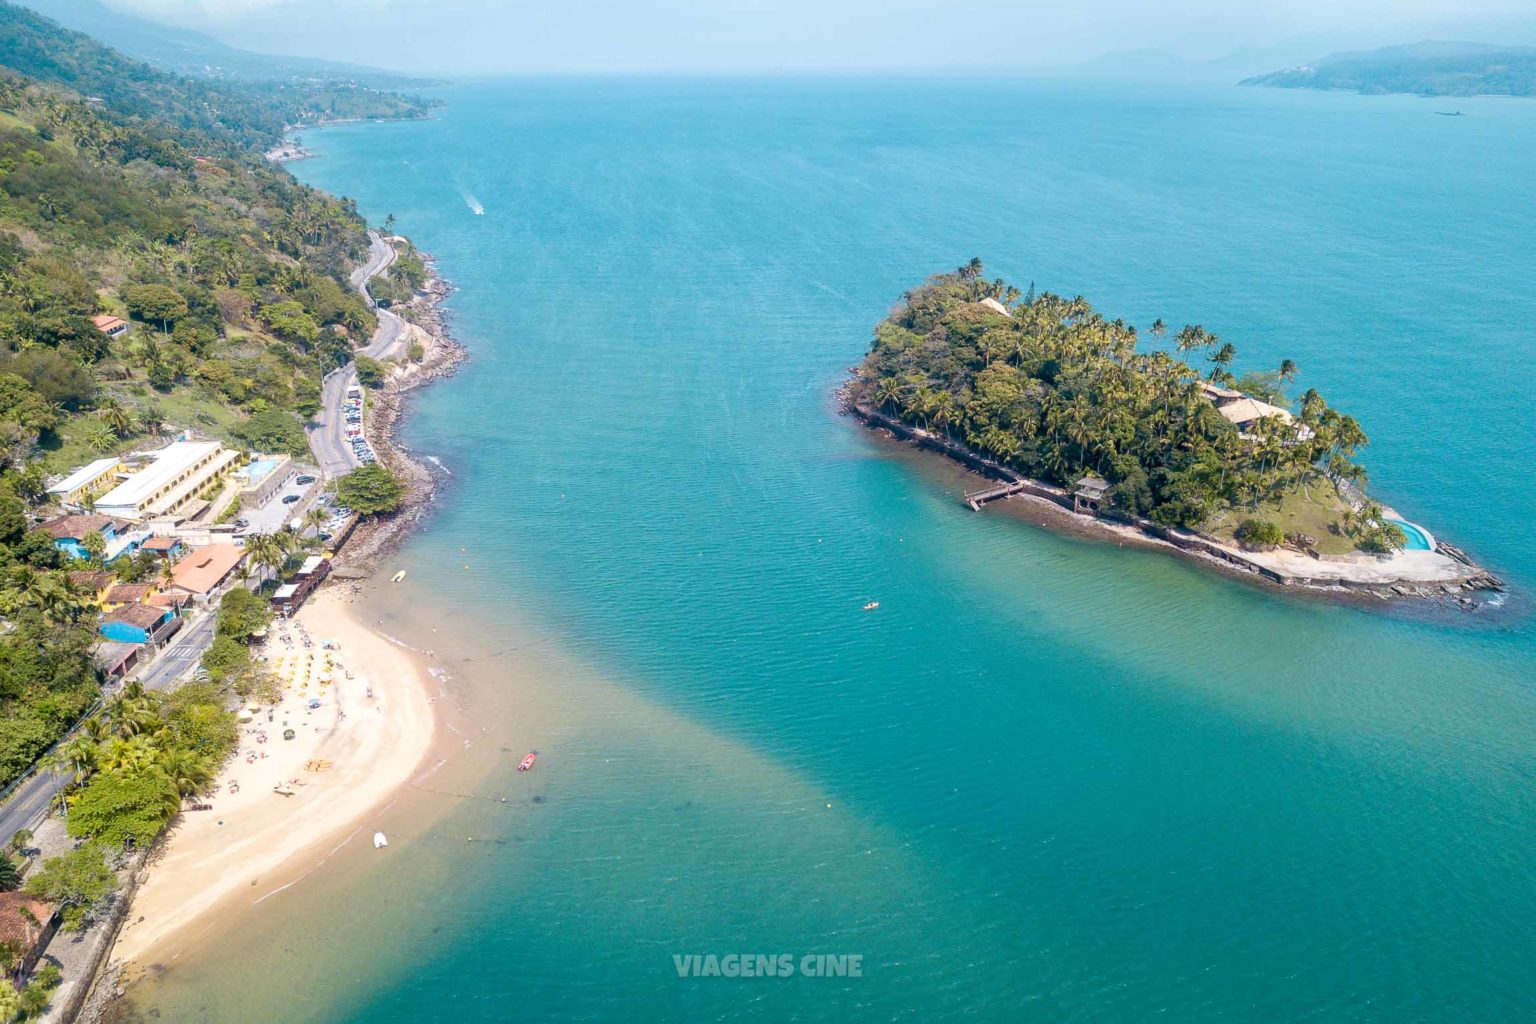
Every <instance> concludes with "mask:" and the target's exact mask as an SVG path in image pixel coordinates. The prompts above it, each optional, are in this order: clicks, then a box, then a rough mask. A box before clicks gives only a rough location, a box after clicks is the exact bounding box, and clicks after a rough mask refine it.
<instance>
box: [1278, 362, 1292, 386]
mask: <svg viewBox="0 0 1536 1024" xmlns="http://www.w3.org/2000/svg"><path fill="white" fill-rule="evenodd" d="M1280 379H1281V380H1283V381H1285V382H1286V383H1290V382H1291V381H1293V380H1295V379H1296V361H1295V360H1294V359H1282V360H1280Z"/></svg>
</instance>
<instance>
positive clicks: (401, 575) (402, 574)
mask: <svg viewBox="0 0 1536 1024" xmlns="http://www.w3.org/2000/svg"><path fill="white" fill-rule="evenodd" d="M403 579H405V570H404V569H401V570H400V571H399V572H397V573H395V574H394V575H393V576H391V577H390V578H389V582H391V583H399V582H400V581H401V580H403Z"/></svg>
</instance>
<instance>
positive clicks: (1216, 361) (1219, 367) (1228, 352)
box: [1210, 341, 1237, 380]
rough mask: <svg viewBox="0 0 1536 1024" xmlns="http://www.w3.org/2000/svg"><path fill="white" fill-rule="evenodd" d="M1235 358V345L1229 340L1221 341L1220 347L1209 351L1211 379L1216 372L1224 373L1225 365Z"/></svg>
mask: <svg viewBox="0 0 1536 1024" xmlns="http://www.w3.org/2000/svg"><path fill="white" fill-rule="evenodd" d="M1236 358H1237V347H1236V346H1235V345H1233V344H1232V343H1231V342H1230V341H1227V342H1223V343H1222V345H1221V347H1220V348H1218V349H1217V350H1216V351H1215V352H1212V353H1211V356H1210V359H1211V363H1212V364H1213V365H1212V367H1211V380H1215V379H1216V375H1217V373H1226V372H1227V367H1229V366H1231V365H1232V360H1234V359H1236Z"/></svg>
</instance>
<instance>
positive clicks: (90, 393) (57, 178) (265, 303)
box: [0, 3, 424, 843]
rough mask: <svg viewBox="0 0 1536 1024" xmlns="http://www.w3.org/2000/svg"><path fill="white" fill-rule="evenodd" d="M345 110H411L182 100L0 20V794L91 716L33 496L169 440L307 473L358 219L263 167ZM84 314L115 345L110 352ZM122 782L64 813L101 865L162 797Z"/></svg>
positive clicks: (9, 14)
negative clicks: (198, 436) (98, 845)
mask: <svg viewBox="0 0 1536 1024" xmlns="http://www.w3.org/2000/svg"><path fill="white" fill-rule="evenodd" d="M360 105H365V106H366V108H367V112H369V113H379V114H386V113H387V114H391V115H413V114H419V113H421V112H422V110H423V109H424V108H423V107H422V106H421V105H420V104H417V103H415V102H414V101H410V100H405V99H402V98H400V97H393V96H389V95H386V94H378V93H371V92H369V91H368V90H364V89H361V87H359V86H357V85H356V84H355V83H348V82H341V83H336V82H319V81H312V82H304V83H295V82H275V83H266V84H254V85H252V84H240V83H235V82H224V81H206V80H192V79H186V78H179V77H177V76H174V75H169V74H166V73H164V72H162V71H158V70H155V69H154V68H151V67H149V66H148V65H144V64H140V63H138V62H136V61H132V60H129V59H127V58H125V57H122V56H121V55H119V54H117V53H114V52H113V51H111V50H109V49H107V48H106V47H103V46H101V45H100V44H98V43H96V42H95V41H93V40H91V39H90V38H88V37H86V36H83V35H80V34H78V33H73V32H67V31H64V30H62V29H60V28H58V27H57V26H54V25H52V24H51V23H50V22H48V21H47V20H46V19H43V18H41V17H39V16H37V15H36V14H34V13H32V12H30V11H27V10H24V9H22V8H19V7H16V6H14V5H12V4H8V3H0V784H3V783H4V782H8V781H10V780H11V779H13V778H15V777H16V776H17V775H18V774H20V773H21V772H22V771H24V770H25V769H26V768H27V767H28V766H29V765H30V764H31V763H32V762H33V761H34V760H35V759H36V758H37V757H38V756H39V755H41V754H42V753H43V752H44V751H46V750H47V749H48V748H49V747H50V746H51V745H52V744H53V743H54V742H55V741H56V740H58V738H59V737H60V736H61V735H62V734H63V733H64V732H65V731H66V730H67V729H68V728H69V727H70V726H71V725H72V724H74V723H75V722H77V721H79V719H80V717H81V716H82V715H83V714H84V713H85V712H86V711H87V710H88V709H89V708H90V707H91V706H92V705H93V704H94V703H95V702H96V700H97V699H98V697H99V688H98V685H97V676H96V671H95V669H94V666H93V664H92V661H91V657H90V653H89V651H90V648H91V646H92V644H93V643H94V642H95V640H96V639H98V638H97V635H96V632H95V618H96V609H95V607H94V605H93V604H92V602H91V601H90V600H89V599H88V598H87V595H86V594H84V593H83V592H82V591H80V590H78V589H76V588H75V587H74V586H73V585H72V584H71V583H70V582H69V579H68V576H67V572H68V571H69V570H71V569H79V568H86V567H88V566H87V565H84V564H66V563H65V561H64V560H63V557H62V556H61V555H60V554H59V552H58V551H56V550H55V547H54V544H53V542H52V540H51V538H49V537H48V536H47V535H45V534H42V533H41V532H39V531H35V530H30V529H29V523H30V522H31V521H32V520H33V519H35V518H40V517H41V516H42V515H44V514H45V513H46V511H47V510H46V509H45V508H44V507H43V506H42V504H41V503H42V499H43V497H44V493H45V483H46V479H47V477H48V476H49V475H50V474H51V473H59V472H63V471H65V470H68V469H72V468H74V467H76V466H78V465H80V464H82V463H83V462H85V461H87V460H89V459H91V458H95V457H97V456H99V455H100V454H102V453H109V452H118V451H122V450H125V449H127V448H130V447H142V446H145V445H153V444H157V443H159V442H160V441H161V440H162V439H163V438H165V437H167V436H168V435H169V434H170V432H171V430H172V428H178V429H179V428H188V427H190V428H193V429H195V430H198V431H201V432H203V433H206V434H209V435H212V436H215V437H219V438H221V439H223V440H225V441H226V442H228V443H230V444H232V445H234V446H237V447H245V448H249V449H260V450H269V451H282V452H288V453H291V454H302V453H305V452H307V445H306V441H305V434H304V422H305V420H306V419H307V418H308V417H309V416H311V415H312V414H313V413H314V411H315V410H316V409H317V408H318V405H319V401H320V379H321V377H322V375H323V374H324V373H325V372H326V371H328V370H330V369H331V368H333V367H335V366H338V365H340V364H342V363H343V362H345V361H346V360H348V359H349V358H351V354H352V350H353V347H354V345H356V344H358V343H360V342H361V341H363V340H364V339H366V338H367V337H368V335H369V334H370V333H371V332H372V330H373V328H374V326H375V317H374V315H373V313H372V311H371V310H370V309H369V308H368V307H367V305H366V303H365V302H364V301H363V300H362V299H361V298H360V297H359V296H357V295H356V294H355V293H354V292H353V291H352V289H351V288H350V286H349V284H348V281H347V278H346V275H347V273H348V271H349V270H350V269H351V267H352V266H354V265H355V264H356V263H357V262H358V261H359V260H360V259H361V258H362V257H363V256H364V255H365V253H366V251H367V238H366V230H365V225H364V223H363V220H362V218H361V217H359V216H358V214H357V211H356V209H355V208H354V206H353V204H352V203H350V202H349V201H346V200H339V199H335V198H332V197H330V196H327V195H325V194H323V193H321V192H318V191H316V190H314V189H311V188H308V187H305V186H303V185H301V184H299V183H298V182H297V181H295V180H294V178H293V177H292V176H291V175H290V174H289V173H288V172H287V171H285V170H283V169H282V168H281V167H278V166H274V165H273V164H271V163H270V162H268V161H267V160H266V159H265V158H264V157H263V155H262V151H263V150H264V148H265V147H267V146H270V145H271V144H272V143H274V142H276V141H277V140H278V139H279V138H280V137H281V135H282V132H283V129H284V126H285V125H286V124H288V123H291V122H294V121H299V120H303V119H306V118H312V117H313V116H314V115H315V114H316V113H317V112H321V111H324V112H325V113H326V115H327V116H330V115H337V116H358V115H359V114H360V113H364V106H360ZM402 272H403V273H408V270H406V271H402ZM104 315H111V316H116V317H120V318H123V319H125V320H128V321H130V322H131V324H132V328H131V330H130V331H129V332H128V333H127V334H126V335H124V336H122V337H116V338H112V337H108V335H107V334H105V333H103V332H102V331H101V330H99V329H97V327H96V325H95V324H94V323H93V322H92V318H93V317H97V316H104ZM99 541H100V538H99V537H97V538H93V540H92V541H89V542H88V543H87V547H92V545H93V544H94V546H95V547H96V548H99V547H100V545H99V543H97V542H99ZM119 569H120V570H121V575H122V576H123V578H124V579H143V578H150V577H152V576H153V575H154V574H156V573H158V572H159V568H158V567H157V565H156V564H155V563H154V562H153V560H152V559H150V558H149V557H147V556H145V557H140V558H135V559H132V560H123V561H121V562H120V563H119V564H117V565H114V570H119ZM157 701H158V699H156V702H152V703H155V713H156V714H162V713H163V714H171V713H172V710H174V707H175V705H170V706H166V707H162V706H161V705H160V704H159V703H158V702H157ZM162 724H163V725H164V726H165V727H166V728H170V729H171V732H172V733H174V732H175V728H174V723H172V722H169V721H167V722H166V723H162ZM157 728H158V727H157ZM118 738H119V739H121V740H122V742H123V743H135V744H137V746H136V747H135V750H136V751H137V754H143V753H144V751H142V750H138V747H142V746H144V745H145V744H147V743H148V742H149V741H148V740H144V741H142V742H141V741H140V740H139V737H138V736H137V735H131V736H122V737H118ZM178 742H179V741H178ZM114 749H116V748H114ZM161 752H162V751H160V750H159V749H158V748H157V750H156V753H155V756H154V758H152V759H153V760H155V761H156V763H159V760H160V759H159V753H161ZM141 760H142V758H141ZM140 767H142V765H140ZM127 778H128V777H127V776H124V775H122V774H121V773H120V772H118V771H117V769H116V768H113V769H109V770H106V771H104V772H102V773H100V774H99V775H98V776H97V777H96V781H93V782H88V781H86V780H84V779H82V785H83V786H85V787H87V788H85V789H82V790H81V791H80V792H78V793H76V794H75V797H76V799H77V802H79V804H80V806H81V807H82V808H83V810H82V813H81V815H80V819H79V820H81V821H88V822H92V824H91V825H90V826H89V827H90V830H91V831H92V833H93V834H100V835H103V836H106V837H108V838H110V840H111V841H112V842H113V843H117V842H119V841H127V840H129V839H139V838H142V837H143V835H145V834H146V831H147V829H148V823H149V822H151V821H153V820H154V819H155V818H156V815H158V813H159V809H160V805H159V804H156V803H155V802H154V800H153V799H151V798H152V797H154V795H155V793H156V792H159V793H161V794H162V795H164V794H165V793H166V792H168V790H166V789H165V788H164V786H163V785H162V783H163V782H164V780H163V779H161V778H159V777H158V776H155V775H154V774H153V773H150V774H149V775H144V774H138V775H134V776H133V781H132V783H131V784H130V783H129V782H128V781H126V780H127ZM173 781H174V780H173ZM135 801H147V802H143V803H136V802H135ZM166 806H169V797H166ZM93 816H94V817H93ZM118 816H121V820H122V821H123V822H124V824H121V825H109V824H107V821H108V819H112V818H116V817H118ZM82 827H85V826H82Z"/></svg>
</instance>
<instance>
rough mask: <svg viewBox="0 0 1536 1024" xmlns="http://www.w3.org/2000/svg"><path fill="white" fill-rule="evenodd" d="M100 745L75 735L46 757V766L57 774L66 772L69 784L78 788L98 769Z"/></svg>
mask: <svg viewBox="0 0 1536 1024" xmlns="http://www.w3.org/2000/svg"><path fill="white" fill-rule="evenodd" d="M100 752H101V747H100V745H99V744H98V743H97V742H96V741H95V740H93V739H91V738H90V737H89V736H85V735H77V736H75V738H74V739H72V740H70V741H69V742H68V743H66V744H64V745H63V746H62V747H59V748H58V749H57V750H55V751H54V752H53V753H52V754H50V755H48V759H47V762H46V764H47V765H48V767H49V768H52V769H53V770H54V771H57V772H66V773H68V774H69V776H70V784H71V785H74V786H79V785H81V784H83V783H84V782H85V780H86V779H88V778H90V777H91V775H92V773H94V772H95V771H96V769H97V768H99V767H100V762H99V755H100Z"/></svg>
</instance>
